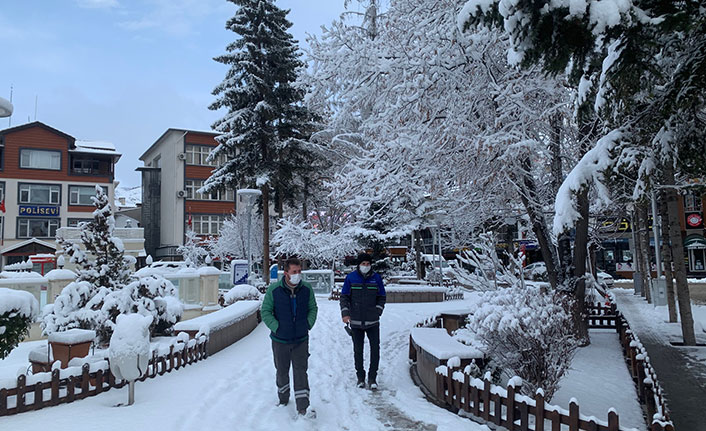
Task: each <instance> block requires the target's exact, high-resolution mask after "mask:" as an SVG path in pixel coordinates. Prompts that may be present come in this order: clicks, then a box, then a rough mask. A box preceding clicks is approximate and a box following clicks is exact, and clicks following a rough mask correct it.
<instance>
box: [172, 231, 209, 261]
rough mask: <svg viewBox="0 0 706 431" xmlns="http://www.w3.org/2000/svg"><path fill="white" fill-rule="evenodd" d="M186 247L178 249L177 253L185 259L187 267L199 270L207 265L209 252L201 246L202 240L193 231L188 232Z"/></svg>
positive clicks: (181, 246) (182, 246)
mask: <svg viewBox="0 0 706 431" xmlns="http://www.w3.org/2000/svg"><path fill="white" fill-rule="evenodd" d="M185 236H186V240H185V241H184V245H180V246H179V247H177V253H179V254H181V255H182V256H183V257H184V262H186V265H187V266H190V267H193V268H198V267H201V266H203V265H204V264H205V260H206V258H207V256H208V250H206V248H205V247H202V246H201V239H200V238H199V236H198V235H197V234H196V232H194V231H193V230H191V229H188V230H187V231H186V234H185Z"/></svg>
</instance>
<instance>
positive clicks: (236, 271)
mask: <svg viewBox="0 0 706 431" xmlns="http://www.w3.org/2000/svg"><path fill="white" fill-rule="evenodd" d="M231 276H232V279H233V284H234V285H238V284H247V283H248V261H247V260H234V261H233V262H232V263H231Z"/></svg>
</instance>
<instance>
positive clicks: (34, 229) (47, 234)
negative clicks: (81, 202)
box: [17, 218, 59, 238]
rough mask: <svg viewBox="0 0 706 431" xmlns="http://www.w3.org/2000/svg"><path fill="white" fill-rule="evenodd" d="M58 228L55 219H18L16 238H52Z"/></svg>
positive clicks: (57, 221)
mask: <svg viewBox="0 0 706 431" xmlns="http://www.w3.org/2000/svg"><path fill="white" fill-rule="evenodd" d="M58 228H59V219H55V218H18V219H17V238H54V237H55V236H56V230H57V229H58Z"/></svg>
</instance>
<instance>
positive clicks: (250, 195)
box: [236, 189, 264, 284]
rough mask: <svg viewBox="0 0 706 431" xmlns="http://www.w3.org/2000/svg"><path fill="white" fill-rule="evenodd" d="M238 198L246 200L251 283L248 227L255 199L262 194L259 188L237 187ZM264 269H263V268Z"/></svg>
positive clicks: (250, 267)
mask: <svg viewBox="0 0 706 431" xmlns="http://www.w3.org/2000/svg"><path fill="white" fill-rule="evenodd" d="M236 194H237V196H238V200H239V201H240V200H243V199H245V200H246V201H247V213H248V283H250V284H252V275H253V274H252V249H251V248H250V247H251V235H250V229H251V227H252V209H253V207H254V206H255V200H256V199H257V198H258V197H260V196H261V195H262V192H261V191H260V190H256V189H239V190H238V191H237V192H236ZM263 270H264V269H263Z"/></svg>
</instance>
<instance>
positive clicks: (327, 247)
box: [273, 218, 360, 268]
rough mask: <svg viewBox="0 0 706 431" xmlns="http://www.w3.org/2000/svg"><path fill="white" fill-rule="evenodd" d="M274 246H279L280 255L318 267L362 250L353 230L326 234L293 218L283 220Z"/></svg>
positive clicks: (274, 240)
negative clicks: (295, 258)
mask: <svg viewBox="0 0 706 431" xmlns="http://www.w3.org/2000/svg"><path fill="white" fill-rule="evenodd" d="M273 243H275V244H277V252H278V253H280V254H282V255H296V256H299V257H300V258H302V259H307V260H309V261H310V262H311V263H312V265H313V267H314V268H321V267H324V265H326V264H332V263H333V262H335V261H336V260H338V259H341V258H343V257H344V256H348V255H351V254H355V253H356V252H357V251H358V250H359V249H360V245H359V244H358V242H357V241H356V240H355V236H354V232H353V231H351V230H349V229H346V228H343V229H340V230H337V231H334V232H328V231H322V230H319V229H316V228H315V227H314V226H312V224H311V223H310V222H308V221H307V222H297V221H296V220H295V219H291V218H284V219H282V220H280V222H279V226H278V229H277V231H276V232H275V234H274V237H273Z"/></svg>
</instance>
